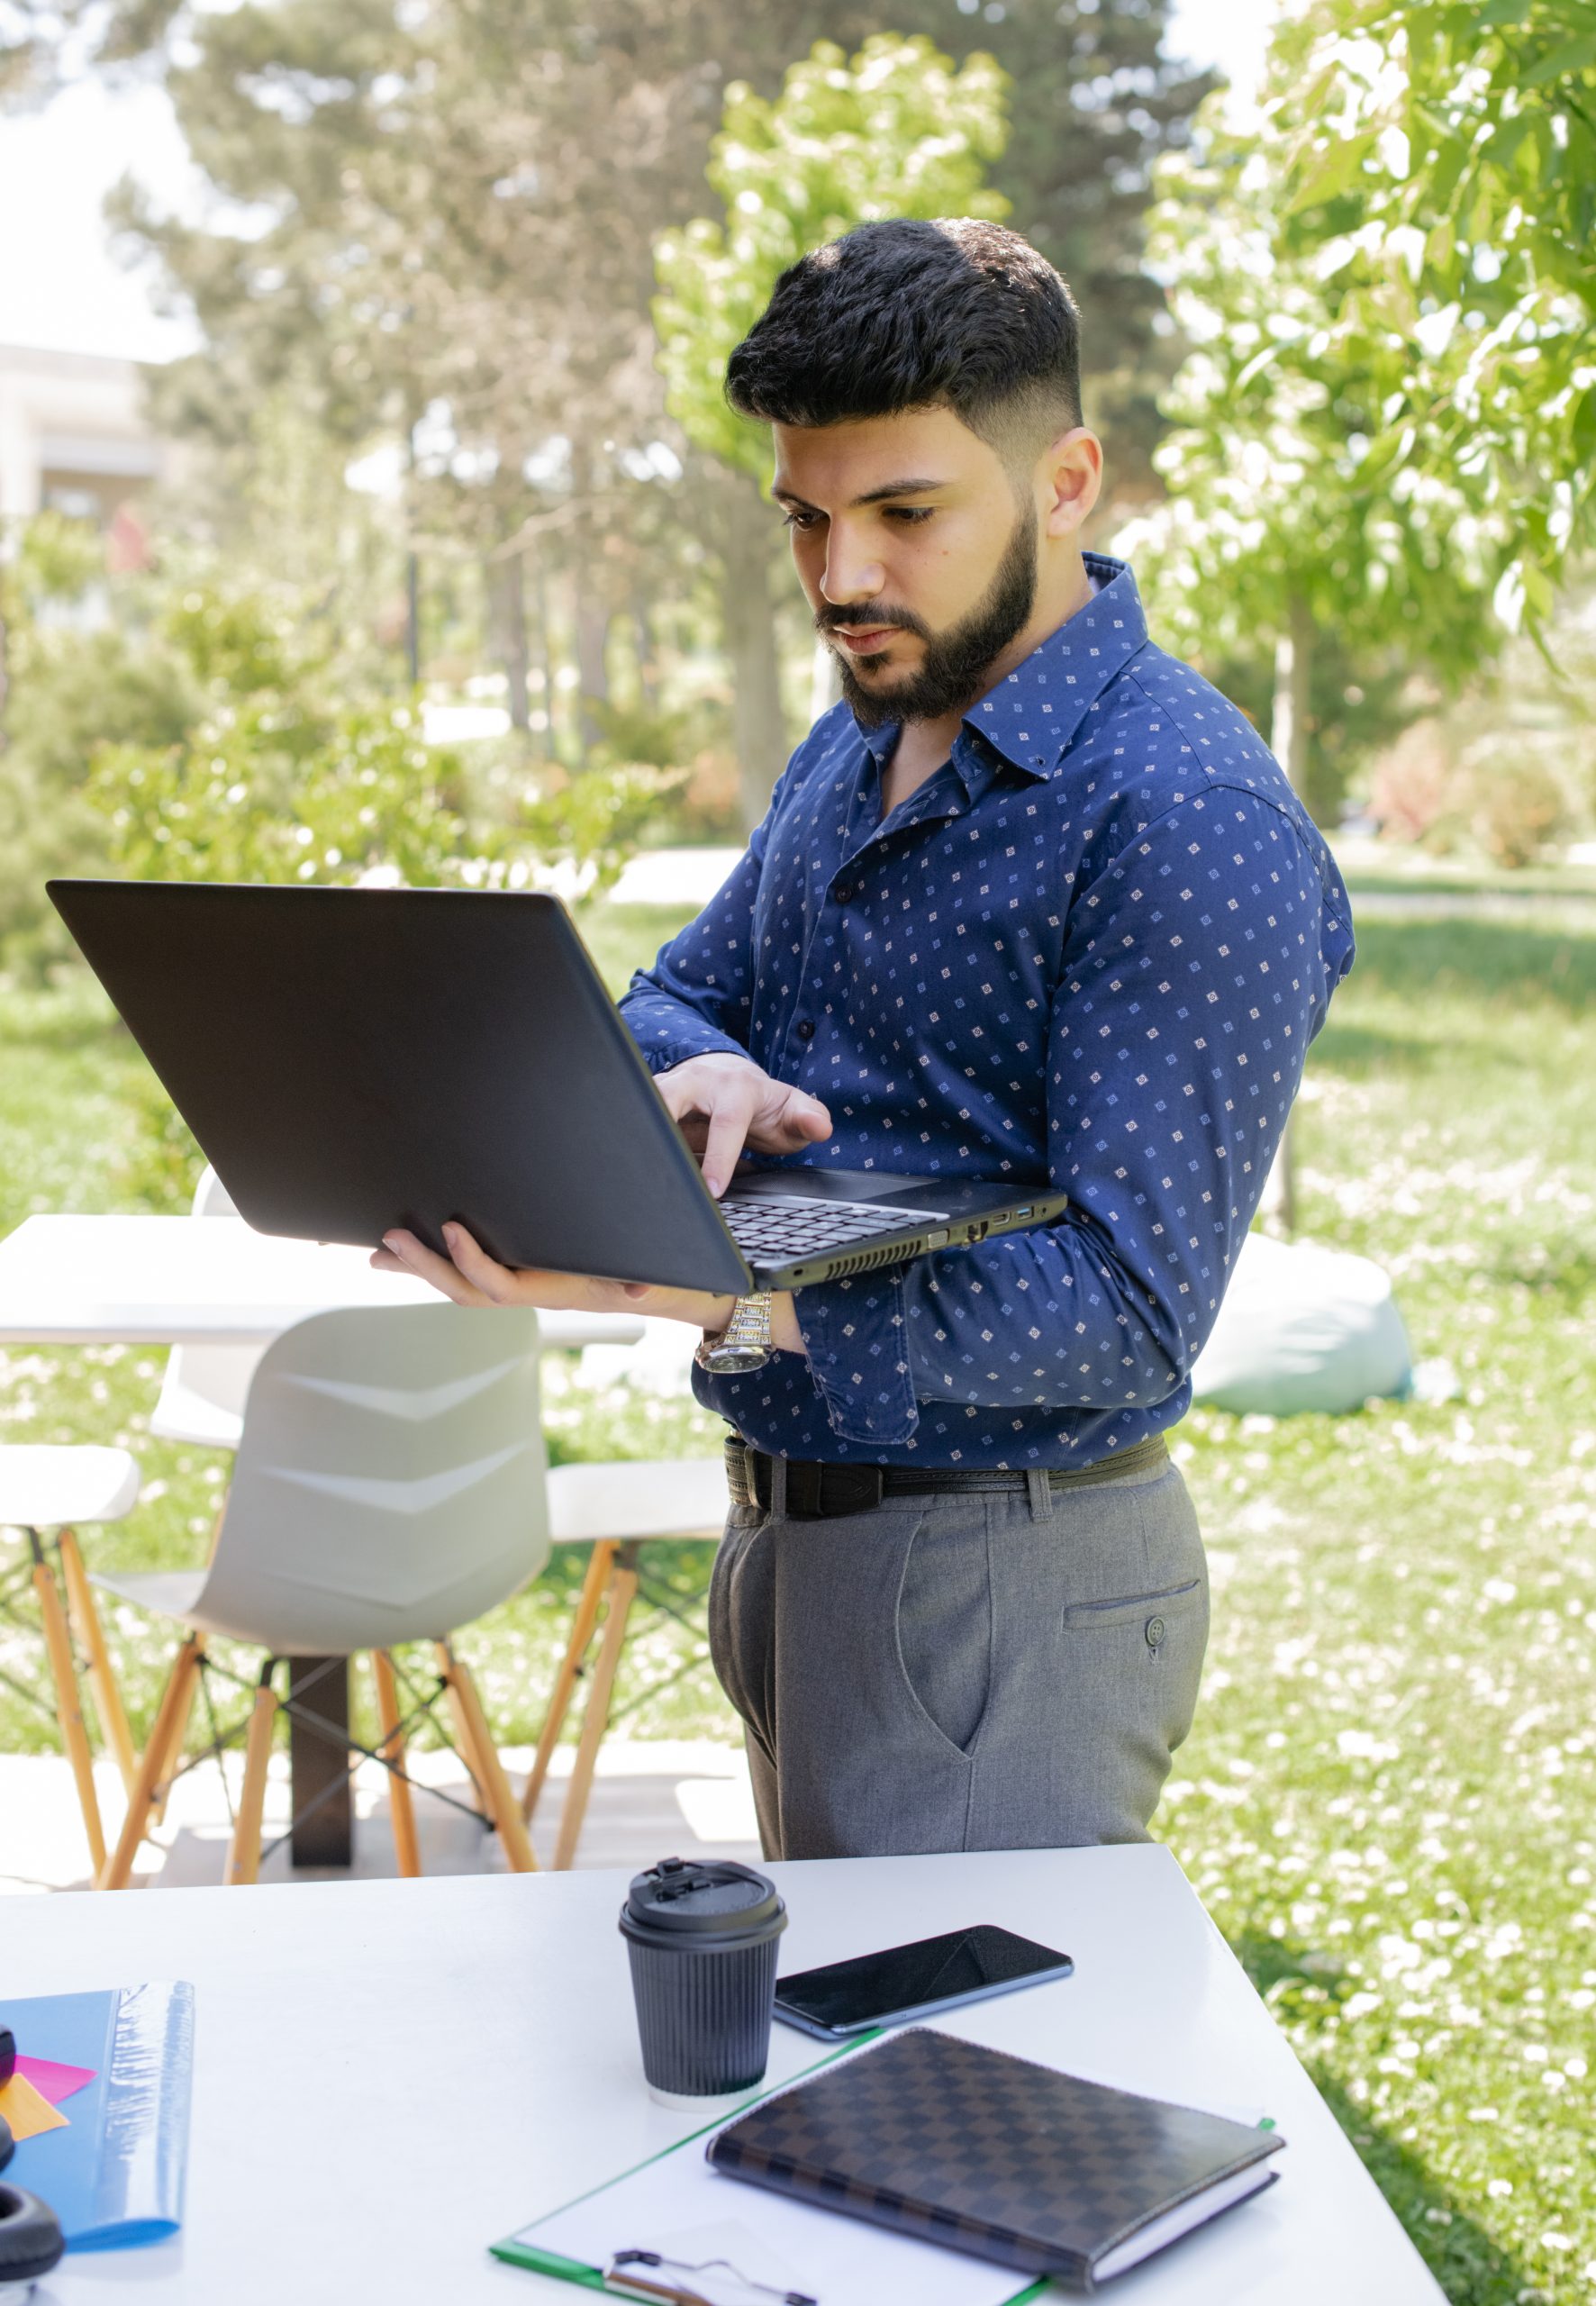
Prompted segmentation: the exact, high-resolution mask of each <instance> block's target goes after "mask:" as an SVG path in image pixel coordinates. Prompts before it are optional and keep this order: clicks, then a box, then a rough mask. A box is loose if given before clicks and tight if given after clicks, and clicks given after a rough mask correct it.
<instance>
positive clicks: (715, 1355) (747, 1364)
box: [703, 1344, 770, 1377]
mask: <svg viewBox="0 0 1596 2306" xmlns="http://www.w3.org/2000/svg"><path fill="white" fill-rule="evenodd" d="M769 1358H770V1348H769V1347H768V1346H764V1345H724V1344H722V1345H712V1346H711V1347H710V1348H708V1349H707V1351H706V1352H705V1354H704V1357H703V1360H704V1366H705V1368H706V1369H712V1370H713V1371H714V1372H715V1375H717V1376H718V1377H739V1376H741V1375H742V1374H743V1372H744V1371H745V1370H748V1369H763V1368H764V1366H765V1364H766V1362H767V1361H768V1360H769Z"/></svg>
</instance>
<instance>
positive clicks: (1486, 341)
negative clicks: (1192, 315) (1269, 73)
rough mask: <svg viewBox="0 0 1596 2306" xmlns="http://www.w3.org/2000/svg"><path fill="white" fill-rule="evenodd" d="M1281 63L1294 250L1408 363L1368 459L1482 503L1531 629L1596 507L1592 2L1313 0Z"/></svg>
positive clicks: (1350, 319)
mask: <svg viewBox="0 0 1596 2306" xmlns="http://www.w3.org/2000/svg"><path fill="white" fill-rule="evenodd" d="M1279 56H1280V67H1281V69H1280V72H1279V76H1278V78H1277V83H1276V86H1275V91H1274V96H1273V99H1272V102H1271V104H1270V105H1269V107H1268V112H1267V124H1266V131H1265V132H1266V134H1267V136H1268V139H1269V141H1270V142H1271V145H1272V146H1273V147H1274V149H1276V150H1278V151H1279V153H1280V156H1281V170H1280V184H1281V189H1282V192H1283V195H1284V197H1285V201H1286V204H1288V206H1289V210H1290V215H1289V220H1288V225H1287V229H1288V231H1289V232H1290V235H1291V238H1292V242H1293V244H1294V245H1296V246H1297V247H1299V248H1300V249H1301V250H1304V251H1305V252H1307V253H1310V256H1311V259H1312V261H1313V262H1314V264H1315V266H1316V268H1317V269H1318V270H1319V273H1320V275H1321V276H1322V277H1324V278H1325V280H1326V281H1327V283H1328V284H1329V285H1330V286H1331V287H1332V288H1333V291H1334V294H1335V295H1336V298H1337V302H1338V311H1337V314H1336V318H1335V323H1334V325H1335V330H1336V332H1337V334H1338V337H1341V338H1347V339H1351V338H1356V337H1360V336H1361V337H1365V338H1368V337H1374V336H1379V337H1381V338H1383V339H1384V340H1386V341H1388V342H1390V343H1392V344H1393V345H1400V346H1401V348H1402V351H1403V356H1404V359H1403V373H1402V377H1401V383H1400V385H1399V386H1393V387H1392V391H1391V393H1390V395H1388V396H1387V398H1386V399H1385V400H1384V402H1383V404H1382V405H1381V407H1380V409H1379V411H1378V417H1379V422H1378V427H1377V431H1376V435H1375V437H1374V440H1373V441H1372V443H1371V453H1372V454H1373V455H1374V456H1376V457H1383V458H1384V459H1385V460H1386V462H1387V464H1388V466H1389V468H1391V469H1392V470H1393V471H1401V470H1408V471H1414V472H1417V473H1419V474H1420V475H1422V476H1424V477H1427V478H1434V479H1445V478H1446V477H1449V476H1455V477H1457V478H1458V479H1460V480H1461V481H1462V482H1463V483H1465V485H1466V486H1469V487H1470V488H1471V490H1474V491H1477V492H1478V493H1480V494H1481V495H1483V498H1484V500H1485V502H1486V504H1488V506H1489V509H1490V513H1491V514H1492V518H1493V520H1494V521H1495V522H1497V523H1498V525H1499V529H1500V532H1501V546H1500V551H1499V561H1500V567H1499V575H1498V585H1499V589H1498V593H1497V605H1498V608H1499V610H1500V612H1501V615H1502V616H1503V618H1504V620H1505V621H1506V622H1509V623H1510V624H1514V623H1517V622H1519V619H1520V617H1521V616H1522V617H1526V618H1527V619H1528V622H1530V624H1531V625H1533V626H1540V625H1542V624H1544V622H1545V621H1546V617H1547V615H1548V614H1549V613H1550V610H1551V605H1552V599H1553V592H1554V587H1555V584H1556V583H1557V581H1558V578H1559V576H1560V575H1561V574H1562V573H1563V571H1564V569H1565V567H1566V566H1567V564H1568V561H1569V558H1570V557H1571V555H1572V554H1573V553H1574V552H1575V551H1576V550H1577V549H1579V547H1580V545H1581V544H1582V542H1583V541H1585V540H1588V539H1589V537H1590V534H1591V511H1592V505H1593V504H1596V493H1593V492H1596V7H1593V6H1592V5H1591V0H1485V5H1483V6H1481V5H1459V0H1315V5H1313V6H1312V7H1310V9H1309V10H1308V12H1307V13H1306V14H1304V15H1303V16H1302V17H1301V19H1300V20H1298V21H1293V22H1288V23H1286V24H1285V25H1284V26H1283V30H1282V32H1281V34H1280V36H1279Z"/></svg>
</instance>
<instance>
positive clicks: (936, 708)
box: [815, 504, 1037, 729]
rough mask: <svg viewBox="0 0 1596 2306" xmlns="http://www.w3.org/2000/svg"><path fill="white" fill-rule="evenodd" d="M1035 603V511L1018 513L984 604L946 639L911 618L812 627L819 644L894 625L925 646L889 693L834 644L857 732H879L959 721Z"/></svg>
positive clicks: (899, 614)
mask: <svg viewBox="0 0 1596 2306" xmlns="http://www.w3.org/2000/svg"><path fill="white" fill-rule="evenodd" d="M1036 595H1037V520H1036V513H1035V512H1034V510H1033V508H1032V507H1031V506H1030V505H1029V504H1027V505H1025V506H1023V507H1022V509H1021V511H1020V517H1019V519H1018V520H1017V521H1016V522H1015V523H1014V528H1013V532H1012V534H1011V537H1010V539H1009V541H1008V543H1007V544H1006V545H1005V546H1004V547H1003V557H1002V560H1001V561H1000V562H999V563H998V566H997V569H996V572H995V574H994V575H993V580H992V582H991V584H990V585H989V586H987V588H986V592H985V595H984V598H983V599H982V600H981V601H980V602H978V603H977V604H976V606H975V608H973V609H972V610H971V612H970V613H969V615H968V616H967V617H966V618H964V619H963V621H962V622H960V623H958V624H956V625H954V626H952V627H951V628H950V629H949V630H948V631H946V632H932V631H931V630H930V628H929V626H928V625H926V624H923V623H921V622H920V619H919V618H918V617H917V616H914V615H912V614H911V613H910V612H909V611H908V610H904V609H900V610H898V611H896V612H893V611H891V610H886V611H872V610H866V609H860V610H857V612H849V613H848V614H847V615H845V616H842V617H839V616H837V615H835V614H834V613H833V614H830V615H825V616H822V617H817V618H816V619H815V622H816V625H817V626H818V628H819V630H820V631H821V634H822V635H823V636H826V637H828V638H829V636H830V634H831V633H832V632H834V631H836V630H837V628H838V626H839V624H861V625H871V624H893V625H896V626H898V627H900V628H901V629H902V631H905V632H912V633H916V634H918V635H919V637H920V639H921V640H923V641H924V642H925V653H924V655H923V656H922V657H921V658H920V669H919V671H918V672H916V673H915V674H914V675H913V676H912V677H911V679H909V680H906V681H900V682H898V683H895V684H894V685H893V686H892V687H891V688H887V687H885V686H878V685H876V684H875V682H874V681H872V680H871V679H870V677H869V676H867V675H866V676H861V674H860V671H859V669H858V667H857V666H855V665H854V664H852V663H851V662H850V661H849V659H848V657H847V655H846V654H845V653H844V652H843V650H841V649H836V648H835V644H833V649H834V653H835V655H836V657H837V660H838V665H839V669H840V672H841V676H842V694H843V695H844V696H845V697H846V699H847V700H848V705H849V706H850V708H851V710H852V712H853V716H854V719H855V720H856V721H857V722H858V724H859V726H860V728H862V729H881V728H884V727H885V726H886V724H887V723H888V722H905V721H939V720H941V719H942V717H943V716H944V714H946V713H962V712H963V711H964V710H965V708H966V706H967V705H969V704H973V703H974V702H975V698H976V697H978V696H979V695H980V694H981V692H982V690H983V689H984V688H986V687H988V686H989V685H990V684H989V682H988V679H987V676H988V674H989V673H990V672H991V669H992V667H993V665H994V664H995V663H996V661H997V659H998V658H999V657H1001V656H1002V652H1003V650H1004V649H1006V648H1007V647H1008V645H1009V643H1010V641H1011V640H1013V638H1014V636H1015V634H1016V633H1017V632H1019V631H1021V630H1022V629H1023V627H1024V625H1025V622H1026V620H1027V618H1028V617H1029V615H1030V613H1031V609H1032V606H1033V605H1034V604H1035V601H1036Z"/></svg>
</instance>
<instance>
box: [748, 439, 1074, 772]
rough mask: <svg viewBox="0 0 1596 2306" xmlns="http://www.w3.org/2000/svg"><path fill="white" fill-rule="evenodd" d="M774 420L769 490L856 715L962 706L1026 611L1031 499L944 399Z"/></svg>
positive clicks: (892, 717)
mask: <svg viewBox="0 0 1596 2306" xmlns="http://www.w3.org/2000/svg"><path fill="white" fill-rule="evenodd" d="M775 452H776V461H775V481H774V483H773V486H772V494H773V495H774V496H775V500H776V502H777V504H780V505H781V506H782V507H783V509H784V512H785V513H786V515H787V525H788V527H789V528H790V530H791V531H792V536H793V561H794V563H795V564H796V567H797V570H798V576H799V579H800V581H801V582H802V584H803V589H804V592H805V594H806V595H808V598H809V604H810V607H811V609H812V611H813V612H814V621H815V629H816V630H817V631H819V632H820V633H821V635H822V636H823V637H824V639H825V640H827V641H828V643H829V644H830V647H831V648H832V649H833V650H834V651H835V652H836V655H837V658H838V659H839V663H840V665H841V667H842V685H843V693H844V695H846V696H847V698H848V703H849V704H851V705H852V707H853V709H854V711H855V713H857V715H858V717H859V719H860V720H861V721H862V722H864V723H865V725H866V727H879V726H880V724H881V723H882V722H885V721H935V720H939V719H940V718H941V717H942V716H943V715H944V714H946V713H956V712H961V711H962V710H963V709H964V708H965V707H966V705H968V704H970V703H971V702H972V701H973V699H974V698H975V697H976V696H978V695H980V694H981V692H982V690H983V689H984V687H986V686H987V685H988V679H989V674H990V667H992V665H993V661H994V660H995V659H996V658H997V657H998V656H1000V655H1001V653H1002V650H1003V649H1006V648H1007V647H1008V645H1009V643H1010V642H1011V640H1013V639H1014V637H1015V635H1016V634H1017V633H1018V632H1019V631H1020V629H1021V628H1022V627H1023V625H1024V624H1025V622H1026V620H1027V618H1028V617H1029V614H1030V612H1031V606H1032V604H1033V601H1034V599H1035V596H1036V582H1037V528H1038V520H1037V511H1036V507H1035V505H1034V504H1033V503H1032V502H1031V500H1030V499H1029V496H1027V497H1026V498H1025V499H1024V500H1023V501H1022V502H1018V503H1017V501H1016V497H1015V492H1014V488H1013V486H1012V485H1011V481H1010V477H1009V475H1008V472H1007V471H1006V469H1005V468H1004V466H1003V464H1002V461H1001V459H1000V458H999V457H998V456H997V454H996V452H995V450H993V449H990V448H989V447H988V446H987V444H986V443H985V441H984V440H979V439H977V437H976V435H975V433H974V432H972V431H969V429H968V428H967V427H966V425H964V424H962V423H961V422H959V420H958V418H957V416H955V415H954V413H953V412H952V410H951V409H946V408H922V409H911V410H910V411H908V412H907V413H904V414H902V415H901V416H883V417H872V418H868V419H866V420H865V421H863V422H858V423H849V424H832V425H825V426H823V427H814V426H809V425H793V424H778V425H777V426H775Z"/></svg>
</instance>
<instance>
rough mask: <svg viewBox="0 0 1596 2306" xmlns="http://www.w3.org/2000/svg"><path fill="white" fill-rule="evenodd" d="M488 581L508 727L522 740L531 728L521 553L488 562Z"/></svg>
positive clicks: (524, 590) (524, 591)
mask: <svg viewBox="0 0 1596 2306" xmlns="http://www.w3.org/2000/svg"><path fill="white" fill-rule="evenodd" d="M488 580H489V582H490V584H491V585H492V586H493V593H494V623H495V624H496V625H497V627H498V642H499V662H500V663H501V664H502V665H503V667H504V685H505V688H506V691H507V694H508V699H509V705H510V726H511V727H512V729H513V730H514V731H515V732H516V734H517V736H519V737H521V739H523V740H524V739H525V738H526V737H527V736H528V735H529V734H530V730H531V718H530V712H529V709H528V705H527V674H528V672H529V670H530V658H529V656H528V651H527V598H526V577H525V572H524V571H523V569H522V567H521V555H520V553H519V552H512V554H511V555H510V556H509V558H508V559H505V560H497V561H490V562H489V563H488Z"/></svg>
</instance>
